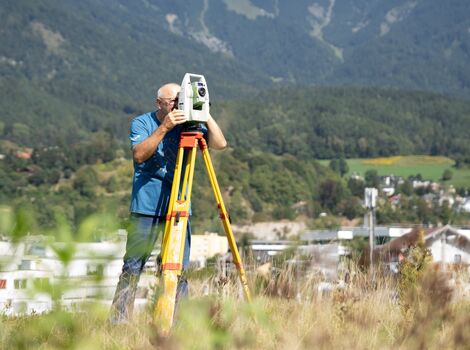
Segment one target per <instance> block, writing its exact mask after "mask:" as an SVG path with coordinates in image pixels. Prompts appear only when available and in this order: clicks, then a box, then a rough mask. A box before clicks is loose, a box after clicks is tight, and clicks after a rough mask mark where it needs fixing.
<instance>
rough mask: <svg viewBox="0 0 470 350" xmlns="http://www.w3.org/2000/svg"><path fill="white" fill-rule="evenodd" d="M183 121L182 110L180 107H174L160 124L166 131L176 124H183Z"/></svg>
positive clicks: (184, 120)
mask: <svg viewBox="0 0 470 350" xmlns="http://www.w3.org/2000/svg"><path fill="white" fill-rule="evenodd" d="M184 122H186V118H185V116H184V111H182V110H181V109H174V110H172V111H171V112H169V113H168V114H167V115H166V116H165V119H163V123H162V125H161V126H162V127H163V128H164V129H165V130H166V131H167V132H168V131H170V130H171V129H173V128H174V127H175V126H176V125H178V124H183V123H184Z"/></svg>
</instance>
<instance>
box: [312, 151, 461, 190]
mask: <svg viewBox="0 0 470 350" xmlns="http://www.w3.org/2000/svg"><path fill="white" fill-rule="evenodd" d="M346 161H347V163H348V166H349V172H348V175H351V174H353V173H357V174H360V175H364V174H365V172H366V171H367V170H371V169H374V170H377V173H378V175H396V176H402V177H404V178H407V177H408V176H414V175H417V174H421V176H422V177H423V179H424V180H432V181H440V179H441V178H442V174H443V173H444V171H445V170H447V169H449V170H450V171H451V172H452V178H451V179H450V180H449V181H448V183H449V184H452V185H453V186H454V187H456V188H457V187H466V188H468V187H470V169H469V168H462V169H457V168H455V167H454V164H455V161H454V160H452V159H450V158H448V157H444V156H424V155H413V156H393V157H380V158H370V159H363V158H351V159H347V160H346ZM320 163H321V164H323V165H326V166H327V165H328V163H329V160H321V161H320Z"/></svg>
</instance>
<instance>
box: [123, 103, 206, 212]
mask: <svg viewBox="0 0 470 350" xmlns="http://www.w3.org/2000/svg"><path fill="white" fill-rule="evenodd" d="M160 124H161V123H160V121H159V120H158V118H157V115H156V112H149V113H145V114H142V115H140V116H138V117H135V118H134V119H133V120H132V122H131V130H130V134H129V139H130V141H131V146H132V147H133V146H135V145H138V144H139V143H141V142H142V141H144V140H145V139H146V138H147V137H149V136H150V135H151V134H152V133H153V132H154V131H155V130H156V129H157V128H158V127H159V126H160ZM181 129H182V126H181V125H177V126H176V127H174V128H173V129H172V130H170V131H169V132H168V133H167V134H166V135H165V137H164V138H163V140H162V141H161V142H160V144H159V145H158V147H157V149H156V150H155V153H154V154H153V155H152V156H151V157H150V158H149V159H147V160H146V161H145V162H142V163H140V164H138V163H136V162H135V161H134V177H133V180H132V195H131V205H130V211H131V212H132V213H139V214H145V215H154V216H165V215H166V214H167V209H168V201H169V199H170V192H171V184H172V182H173V174H174V171H175V163H176V155H177V153H178V144H179V141H180V134H181ZM203 132H204V135H205V137H206V136H207V129H206V128H205V127H204V128H203Z"/></svg>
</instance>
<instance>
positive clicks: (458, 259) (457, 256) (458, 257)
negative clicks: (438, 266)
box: [454, 254, 462, 264]
mask: <svg viewBox="0 0 470 350" xmlns="http://www.w3.org/2000/svg"><path fill="white" fill-rule="evenodd" d="M461 262H462V255H460V254H455V255H454V263H456V264H460V263H461Z"/></svg>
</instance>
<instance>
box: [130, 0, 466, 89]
mask: <svg viewBox="0 0 470 350" xmlns="http://www.w3.org/2000/svg"><path fill="white" fill-rule="evenodd" d="M152 4H153V7H152V8H151V9H149V12H152V11H153V14H152V16H154V17H155V18H156V22H157V23H158V25H159V26H160V27H161V28H162V29H163V30H167V31H168V32H169V33H172V34H174V35H176V36H178V37H180V38H188V39H190V40H191V41H192V42H195V43H200V46H201V49H203V50H204V49H205V50H209V51H212V52H219V53H220V54H221V56H225V57H226V59H232V58H235V59H236V60H237V61H239V62H243V63H245V64H246V65H247V66H249V67H254V68H256V69H257V70H258V71H260V72H263V73H264V74H267V75H268V76H269V77H270V78H271V80H272V81H276V82H285V83H293V84H315V85H331V84H349V85H363V86H371V85H374V86H387V87H396V88H405V89H418V90H431V91H436V92H440V93H449V94H457V95H464V96H467V97H468V96H469V94H470V89H469V88H470V68H469V67H468V64H467V62H468V61H469V59H470V3H468V1H465V0H452V1H446V2H442V1H438V0H393V1H390V0H349V1H336V0H320V1H305V0H297V1H295V3H293V2H292V1H287V0H251V1H250V0H244V1H236V0H224V1H210V0H204V1H177V2H176V3H175V2H167V1H155V2H152ZM133 8H134V6H133Z"/></svg>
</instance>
